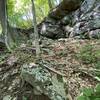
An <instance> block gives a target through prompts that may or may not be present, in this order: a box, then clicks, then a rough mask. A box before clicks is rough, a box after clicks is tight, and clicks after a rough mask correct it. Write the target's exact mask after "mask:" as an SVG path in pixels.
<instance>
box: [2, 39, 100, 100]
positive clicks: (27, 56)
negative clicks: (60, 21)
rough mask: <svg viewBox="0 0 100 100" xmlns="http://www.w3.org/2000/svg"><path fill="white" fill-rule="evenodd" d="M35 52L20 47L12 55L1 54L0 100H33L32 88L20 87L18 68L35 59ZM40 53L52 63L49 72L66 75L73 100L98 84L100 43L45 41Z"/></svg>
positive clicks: (67, 40) (78, 40)
mask: <svg viewBox="0 0 100 100" xmlns="http://www.w3.org/2000/svg"><path fill="white" fill-rule="evenodd" d="M34 51H35V49H34V48H33V47H30V46H28V45H25V44H23V45H21V46H20V47H19V48H17V49H16V50H14V51H13V52H12V53H11V54H6V55H3V51H1V52H0V54H1V57H0V100H7V99H6V98H10V99H8V100H26V99H25V98H24V96H27V97H28V98H30V99H29V100H32V98H34V96H32V87H31V86H30V85H29V84H27V83H26V85H25V86H24V87H22V86H21V77H20V72H21V66H22V65H23V64H24V63H26V62H27V63H32V62H33V61H34V59H36V58H35V54H34ZM41 51H42V54H41V58H42V59H44V60H46V61H48V62H50V63H51V64H52V70H56V71H57V72H60V73H62V74H64V75H65V77H64V79H65V82H66V83H67V85H68V92H69V94H70V95H71V97H72V100H75V97H77V95H79V94H80V89H82V88H83V87H93V88H94V87H95V86H96V84H97V83H100V79H99V78H98V77H100V40H86V39H85V40H81V39H59V40H51V39H44V40H42V44H41ZM96 70H98V71H99V72H96ZM12 98H13V99H12ZM22 98H23V99H22ZM43 98H44V97H43ZM34 100H35V99H34ZM36 100H42V98H41V99H36ZM44 100H48V98H47V99H46V98H45V99H44Z"/></svg>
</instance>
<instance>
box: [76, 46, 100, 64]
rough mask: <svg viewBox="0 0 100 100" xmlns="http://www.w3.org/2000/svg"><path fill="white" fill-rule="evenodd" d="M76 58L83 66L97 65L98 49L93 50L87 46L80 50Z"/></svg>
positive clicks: (99, 55) (99, 54) (99, 52)
mask: <svg viewBox="0 0 100 100" xmlns="http://www.w3.org/2000/svg"><path fill="white" fill-rule="evenodd" d="M77 57H78V58H79V59H80V60H81V61H82V63H85V64H90V63H98V60H99V58H100V49H97V50H94V47H93V46H92V45H89V44H88V45H86V46H84V47H83V48H82V49H81V50H80V53H79V54H78V55H77ZM96 66H98V65H96Z"/></svg>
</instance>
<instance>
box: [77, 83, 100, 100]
mask: <svg viewBox="0 0 100 100" xmlns="http://www.w3.org/2000/svg"><path fill="white" fill-rule="evenodd" d="M77 100H100V84H97V85H96V87H95V88H94V89H93V88H84V89H82V90H81V95H79V96H78V97H77Z"/></svg>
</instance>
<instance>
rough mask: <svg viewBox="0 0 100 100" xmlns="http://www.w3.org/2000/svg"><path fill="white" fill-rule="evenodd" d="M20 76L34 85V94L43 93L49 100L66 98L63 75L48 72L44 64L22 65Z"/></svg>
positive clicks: (65, 99) (64, 99)
mask: <svg viewBox="0 0 100 100" xmlns="http://www.w3.org/2000/svg"><path fill="white" fill-rule="evenodd" d="M49 67H50V66H49ZM21 76H22V79H23V80H25V81H26V82H28V83H30V84H31V85H32V86H33V87H34V90H35V93H36V94H45V95H47V96H48V97H49V98H50V99H51V100H67V86H66V85H65V83H64V81H63V77H62V76H61V75H57V74H56V73H54V72H50V71H49V70H48V69H46V68H45V65H44V64H43V65H42V64H39V65H38V66H36V65H35V64H26V65H23V67H22V73H21Z"/></svg>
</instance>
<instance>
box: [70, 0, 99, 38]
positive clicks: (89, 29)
mask: <svg viewBox="0 0 100 100" xmlns="http://www.w3.org/2000/svg"><path fill="white" fill-rule="evenodd" d="M73 15H74V17H73V22H74V23H72V24H73V25H74V26H73V31H72V32H71V35H72V36H82V35H83V38H100V1H99V0H84V2H83V4H82V6H81V7H80V8H79V9H78V10H77V11H76V12H74V13H73Z"/></svg>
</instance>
